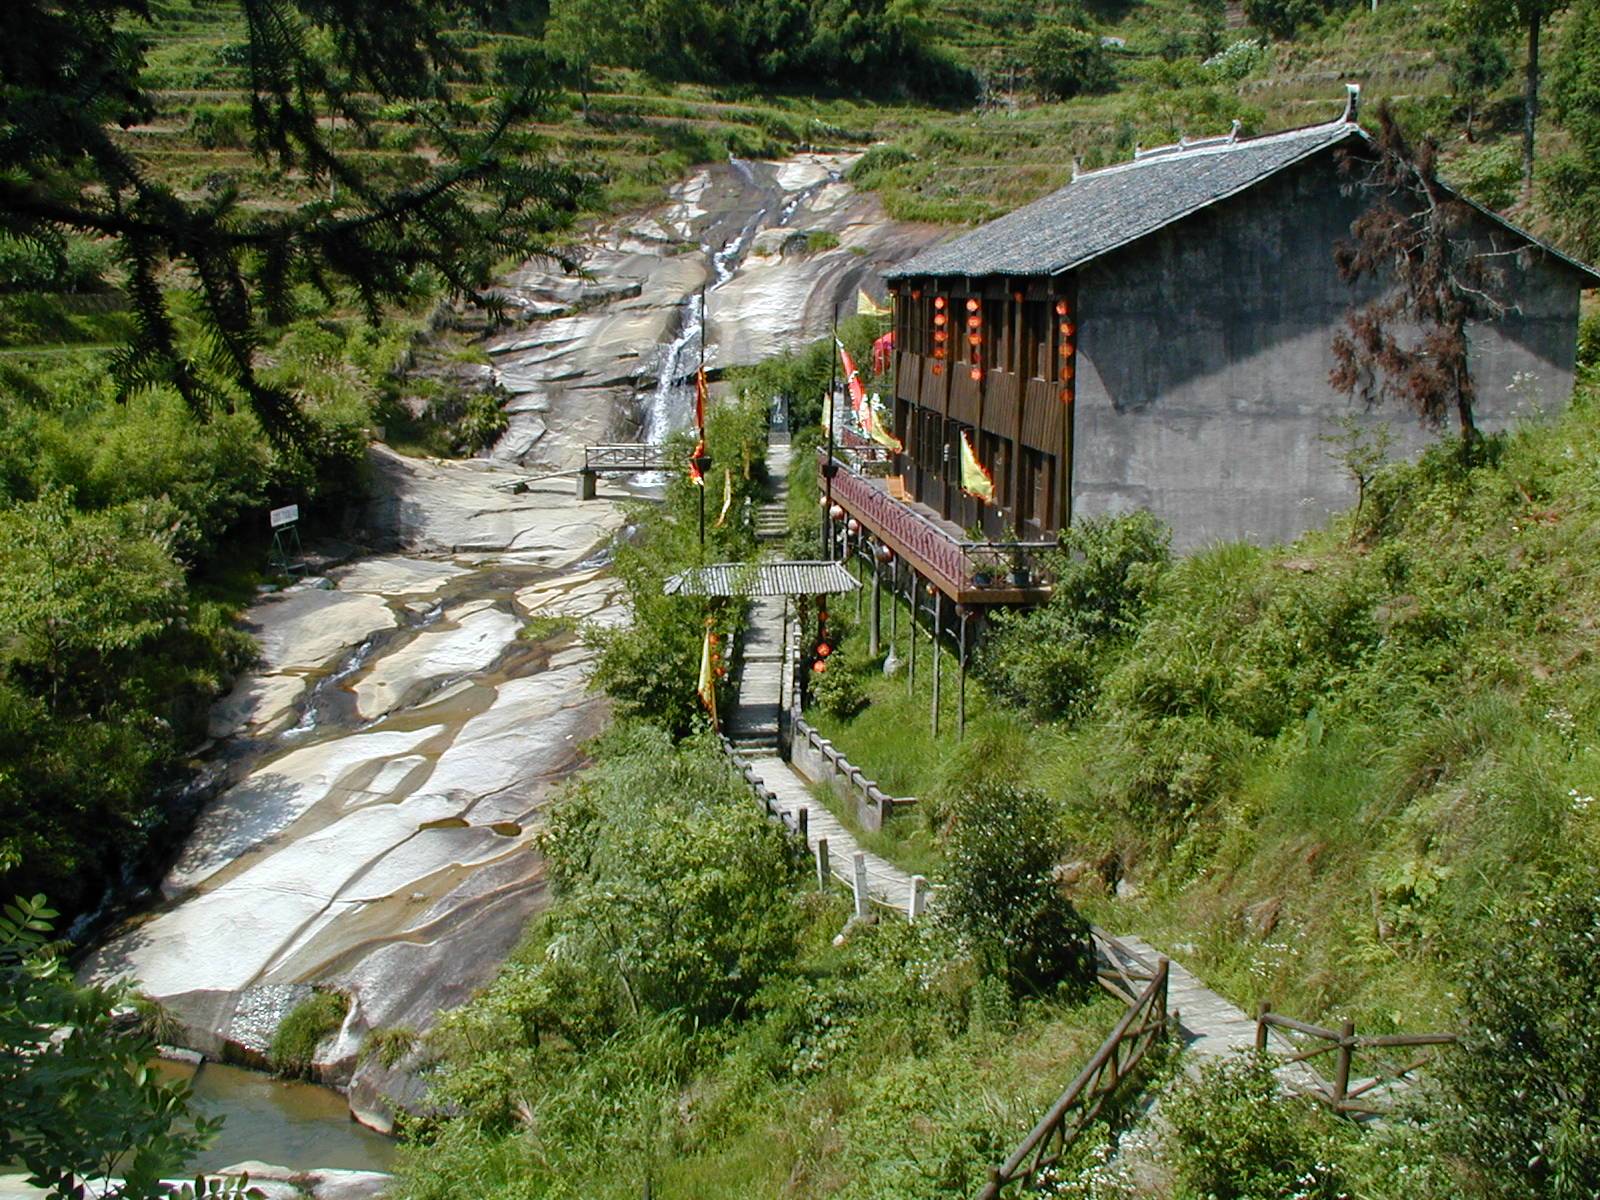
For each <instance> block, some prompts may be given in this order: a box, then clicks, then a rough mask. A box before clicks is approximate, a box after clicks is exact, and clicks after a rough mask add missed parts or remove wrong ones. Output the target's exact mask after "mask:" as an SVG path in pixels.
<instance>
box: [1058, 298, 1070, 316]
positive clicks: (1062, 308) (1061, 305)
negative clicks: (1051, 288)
mask: <svg viewBox="0 0 1600 1200" xmlns="http://www.w3.org/2000/svg"><path fill="white" fill-rule="evenodd" d="M1070 311H1071V310H1070V309H1069V308H1068V307H1067V302H1066V301H1065V300H1057V301H1056V313H1057V314H1058V315H1059V316H1063V317H1064V316H1066V315H1067V313H1068V312H1070Z"/></svg>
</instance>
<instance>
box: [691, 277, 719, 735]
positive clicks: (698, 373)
mask: <svg viewBox="0 0 1600 1200" xmlns="http://www.w3.org/2000/svg"><path fill="white" fill-rule="evenodd" d="M705 377H706V286H705V284H703V283H702V284H701V285H700V364H699V366H698V367H697V368H696V369H695V377H694V386H695V390H696V393H697V394H698V392H699V389H700V387H701V386H702V383H703V381H704V380H705ZM708 390H709V389H708ZM700 417H701V422H700V428H699V430H697V431H696V432H697V434H698V436H699V438H700V441H701V443H702V444H704V442H705V438H706V427H705V412H704V410H702V411H701V413H700ZM701 473H702V478H701V480H700V561H701V562H702V563H704V562H705V561H706V483H705V479H704V478H703V475H704V469H703V468H702V472H701ZM712 721H713V723H715V721H716V716H715V714H713V716H712Z"/></svg>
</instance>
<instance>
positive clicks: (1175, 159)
mask: <svg viewBox="0 0 1600 1200" xmlns="http://www.w3.org/2000/svg"><path fill="white" fill-rule="evenodd" d="M1366 140H1367V135H1366V134H1365V133H1364V132H1363V131H1362V129H1361V127H1360V126H1359V125H1357V124H1355V123H1354V122H1352V121H1348V120H1344V119H1340V120H1337V121H1330V122H1328V123H1327V124H1325V125H1313V126H1310V127H1309V128H1306V129H1292V130H1289V131H1287V132H1285V133H1272V134H1267V135H1265V136H1263V137H1254V138H1239V139H1234V138H1231V137H1221V138H1208V139H1205V140H1203V141H1198V142H1190V143H1179V144H1178V145H1177V146H1170V147H1163V148H1161V149H1159V150H1150V151H1144V152H1142V153H1139V154H1138V155H1137V156H1136V157H1135V158H1134V159H1133V160H1132V161H1131V162H1125V163H1117V164H1116V165H1114V166H1110V167H1104V168H1102V169H1100V170H1098V171H1089V172H1085V173H1084V174H1082V175H1080V176H1078V177H1077V178H1076V179H1074V180H1073V181H1072V182H1071V183H1069V184H1068V185H1067V186H1066V187H1064V188H1062V189H1061V190H1060V191H1057V192H1052V193H1051V194H1050V195H1048V196H1045V197H1043V198H1042V199H1039V200H1035V201H1034V202H1033V203H1032V204H1028V205H1025V206H1024V207H1022V208H1019V209H1017V210H1016V211H1015V212H1012V213H1008V214H1007V215H1005V216H1003V217H1001V218H999V219H998V220H995V221H991V222H990V223H989V224H987V225H983V226H980V227H979V228H977V229H974V230H973V231H972V232H971V233H969V234H967V235H965V236H964V237H959V238H957V239H955V240H954V241H952V242H946V243H945V244H944V245H942V246H934V247H932V248H931V249H928V250H925V251H923V252H922V253H921V254H918V255H917V256H916V257H914V258H911V259H908V260H907V261H905V262H903V263H900V264H898V265H897V266H896V267H894V269H893V270H892V271H888V272H885V275H886V276H890V277H905V276H910V275H1002V274H1003V275H1053V274H1057V273H1059V272H1062V271H1069V270H1071V269H1072V268H1074V267H1077V266H1081V265H1082V264H1083V263H1086V262H1088V261H1089V260H1091V259H1094V258H1099V257H1100V256H1101V255H1102V254H1106V253H1108V252H1110V251H1112V250H1115V249H1116V248H1117V247H1119V246H1123V245H1126V244H1127V243H1128V242H1131V241H1135V240H1137V239H1138V238H1142V237H1145V236H1146V235H1148V234H1152V233H1154V232H1156V231H1157V230H1158V229H1161V228H1163V227H1164V226H1167V225H1170V224H1172V222H1174V221H1176V220H1178V219H1179V218H1181V217H1186V216H1188V215H1189V214H1190V213H1193V212H1196V211H1198V210H1199V209H1202V208H1204V207H1206V206H1207V205H1209V204H1215V203H1216V202H1217V201H1219V200H1222V199H1225V198H1226V197H1228V196H1232V195H1234V194H1236V193H1238V192H1241V191H1243V190H1244V189H1245V188H1248V187H1250V186H1251V185H1253V184H1255V183H1258V182H1260V181H1261V180H1263V179H1265V178H1266V177H1267V176H1269V175H1273V174H1276V173H1277V172H1279V171H1282V170H1283V169H1284V168H1286V167H1289V166H1292V165H1293V164H1294V163H1297V162H1299V161H1300V160H1302V159H1304V158H1307V157H1309V156H1310V155H1313V154H1316V153H1318V152H1320V151H1323V150H1328V149H1331V148H1332V147H1334V146H1338V145H1340V144H1341V143H1344V142H1349V141H1363V142H1364V141H1366Z"/></svg>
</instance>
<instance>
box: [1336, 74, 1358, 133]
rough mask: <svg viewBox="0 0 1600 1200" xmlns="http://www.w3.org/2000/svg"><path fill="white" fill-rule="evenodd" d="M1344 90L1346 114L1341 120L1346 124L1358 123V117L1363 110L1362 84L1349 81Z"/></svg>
mask: <svg viewBox="0 0 1600 1200" xmlns="http://www.w3.org/2000/svg"><path fill="white" fill-rule="evenodd" d="M1344 90H1345V98H1344V116H1342V117H1340V118H1339V120H1340V121H1342V122H1343V123H1344V124H1346V125H1355V124H1358V122H1357V120H1356V118H1357V116H1358V114H1359V113H1360V111H1361V85H1360V84H1359V83H1347V84H1345V85H1344Z"/></svg>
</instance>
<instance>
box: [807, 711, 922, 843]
mask: <svg viewBox="0 0 1600 1200" xmlns="http://www.w3.org/2000/svg"><path fill="white" fill-rule="evenodd" d="M791 739H792V740H791V741H790V744H789V761H790V762H791V763H793V764H794V765H795V767H796V768H798V769H799V771H800V772H801V774H803V775H805V776H806V777H807V778H808V779H812V780H815V781H816V782H818V783H825V784H828V785H829V786H831V787H832V788H833V790H834V793H835V794H836V795H838V796H839V797H840V799H842V800H844V801H846V802H847V803H850V804H853V805H854V806H855V814H856V821H857V822H858V823H859V824H860V825H861V827H862V828H863V829H870V830H871V831H872V832H874V833H876V832H878V831H879V830H880V829H882V828H883V826H884V822H886V821H888V820H889V819H890V818H891V817H893V816H894V814H895V813H896V812H897V811H901V810H904V809H906V808H908V807H910V806H911V805H913V804H915V803H916V802H917V801H916V798H915V797H907V796H890V795H888V794H887V793H885V792H884V791H883V789H882V788H880V787H879V786H878V785H877V784H876V783H874V782H873V781H872V780H870V779H868V778H867V777H866V776H865V775H863V774H862V772H861V768H860V767H857V766H854V765H853V764H852V763H851V762H850V760H849V759H847V758H845V756H844V755H843V754H841V753H839V751H838V749H837V747H835V746H834V744H833V743H832V742H830V741H829V740H828V739H827V738H825V737H823V736H822V735H821V734H820V733H818V732H817V731H816V730H815V729H813V728H812V727H811V726H810V725H809V724H807V723H806V720H805V718H803V717H795V718H793V733H792V734H791Z"/></svg>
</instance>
